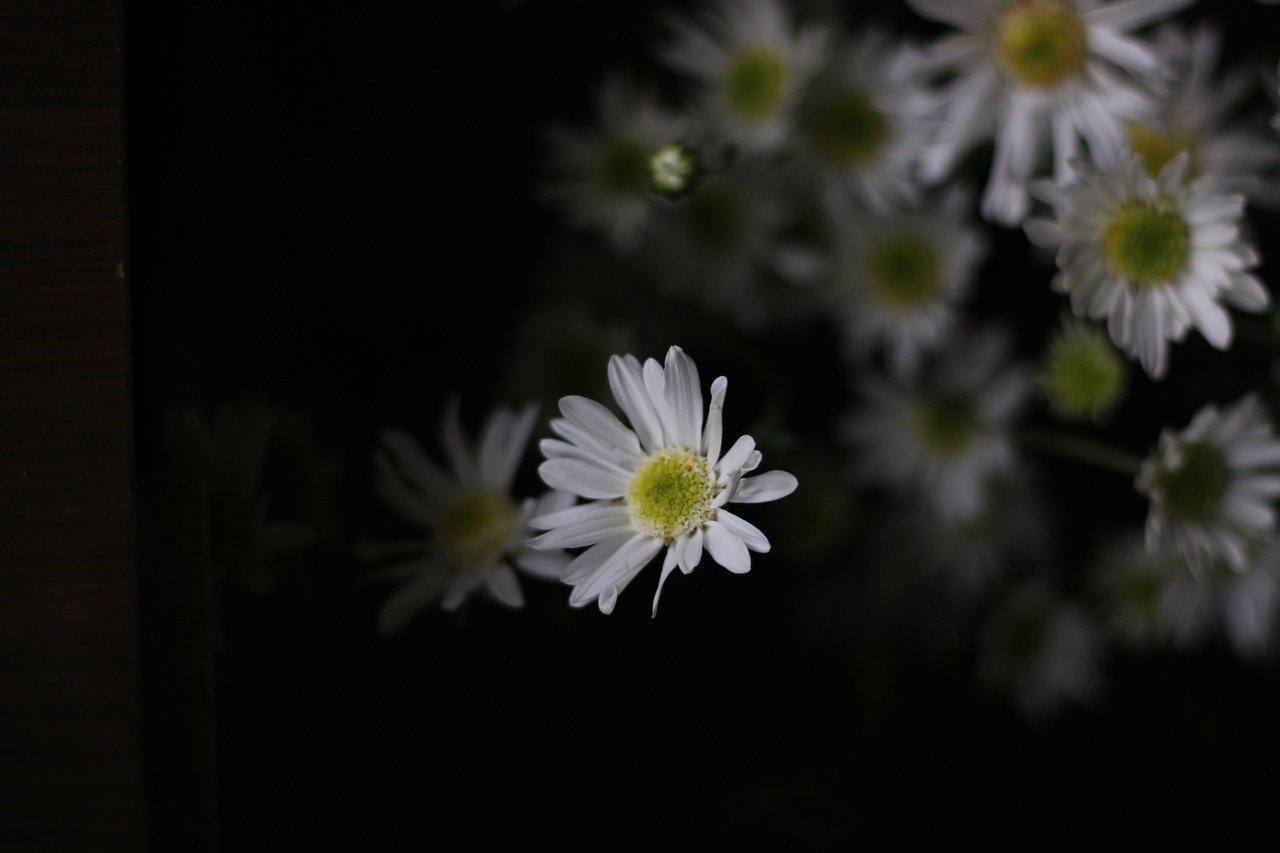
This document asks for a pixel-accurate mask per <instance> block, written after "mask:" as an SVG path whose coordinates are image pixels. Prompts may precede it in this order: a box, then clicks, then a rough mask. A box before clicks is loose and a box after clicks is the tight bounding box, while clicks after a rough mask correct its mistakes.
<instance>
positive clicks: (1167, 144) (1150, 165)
mask: <svg viewBox="0 0 1280 853" xmlns="http://www.w3.org/2000/svg"><path fill="white" fill-rule="evenodd" d="M1128 131H1129V147H1130V148H1132V149H1133V153H1135V154H1141V155H1142V165H1143V166H1145V167H1146V169H1147V174H1149V175H1151V177H1153V178H1154V177H1156V176H1157V175H1159V174H1160V170H1161V169H1163V168H1164V167H1165V165H1166V164H1167V163H1168V162H1169V161H1170V160H1172V159H1173V158H1174V157H1177V156H1178V155H1179V154H1181V153H1182V152H1183V151H1186V152H1188V154H1189V156H1190V158H1191V162H1190V163H1188V164H1187V171H1186V172H1184V173H1183V179H1184V180H1191V179H1192V178H1194V177H1195V176H1196V175H1197V174H1198V173H1199V170H1200V166H1199V162H1198V158H1197V157H1196V144H1195V138H1194V137H1192V136H1191V135H1190V134H1187V133H1180V132H1178V131H1176V130H1174V131H1164V130H1157V129H1156V128H1153V127H1149V126H1147V125H1145V124H1138V123H1136V122H1130V123H1129V124H1128Z"/></svg>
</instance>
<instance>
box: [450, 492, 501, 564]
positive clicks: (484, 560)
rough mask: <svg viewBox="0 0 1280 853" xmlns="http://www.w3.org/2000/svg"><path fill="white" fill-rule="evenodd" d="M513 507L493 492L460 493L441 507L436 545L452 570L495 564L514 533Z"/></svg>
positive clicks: (499, 493) (497, 493)
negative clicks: (442, 510)
mask: <svg viewBox="0 0 1280 853" xmlns="http://www.w3.org/2000/svg"><path fill="white" fill-rule="evenodd" d="M518 529H519V524H518V522H517V518H516V508H515V505H514V504H512V503H511V500H510V499H509V498H508V497H507V496H506V495H504V494H502V493H501V492H498V491H494V490H493V489H476V490H474V491H470V492H463V493H462V494H460V495H458V496H457V497H456V498H454V499H453V500H452V501H450V502H449V504H448V505H447V506H445V508H444V512H442V513H441V514H440V520H439V521H438V522H437V524H436V543H437V547H438V548H439V552H440V555H441V556H442V557H444V559H445V562H447V563H448V564H449V565H450V566H452V567H453V568H455V569H462V570H468V569H485V568H488V567H490V566H492V565H493V564H494V563H495V562H497V560H498V558H499V557H501V556H502V553H503V552H504V551H506V550H507V546H509V545H510V544H511V540H512V539H514V538H515V536H516V533H517V532H518Z"/></svg>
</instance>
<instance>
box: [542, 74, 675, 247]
mask: <svg viewBox="0 0 1280 853" xmlns="http://www.w3.org/2000/svg"><path fill="white" fill-rule="evenodd" d="M596 112H597V116H598V117H597V122H598V124H597V126H596V127H594V128H591V129H588V130H577V131H575V130H570V129H568V128H564V127H555V128H552V129H550V130H548V131H547V133H546V141H547V145H548V147H549V149H550V164H549V168H550V172H551V179H550V181H549V182H548V184H547V185H546V186H545V187H544V188H543V191H542V192H543V195H544V196H545V197H546V198H547V199H548V200H550V201H552V202H554V203H557V204H559V205H561V206H562V207H563V208H564V210H565V212H566V214H567V215H568V216H569V218H570V220H571V221H572V222H573V224H574V225H575V226H576V227H579V228H583V229H585V230H589V231H594V232H598V233H601V234H604V235H605V236H606V237H607V238H608V239H609V240H610V242H611V243H612V245H613V246H614V247H615V248H617V249H619V250H631V249H634V248H635V247H636V246H637V245H639V243H640V238H641V236H642V235H643V233H644V229H645V226H646V225H647V223H648V221H649V217H650V215H651V214H652V210H653V207H654V202H655V199H654V196H653V193H652V189H653V187H654V177H655V168H657V173H658V175H659V176H660V177H661V176H665V175H666V171H664V170H663V169H662V168H661V167H662V161H661V153H662V152H663V151H664V150H666V149H668V148H669V147H670V146H672V144H673V143H677V142H679V141H681V140H682V139H683V138H684V137H685V136H686V135H687V134H688V133H689V123H688V121H687V120H686V119H684V118H682V117H681V116H678V115H676V114H675V113H672V112H669V111H668V110H665V109H664V108H663V107H662V106H660V105H659V104H658V102H657V99H656V98H655V97H654V96H652V95H650V94H648V93H645V92H641V91H640V90H638V89H637V88H636V87H635V85H634V84H632V83H631V81H629V80H628V79H626V78H625V77H622V76H617V75H615V76H612V77H609V78H607V79H606V80H605V81H604V84H603V86H602V87H601V88H600V90H599V92H598V93H597V95H596ZM655 157H657V158H658V159H659V161H660V162H658V163H655V162H654V159H655ZM660 183H661V181H660Z"/></svg>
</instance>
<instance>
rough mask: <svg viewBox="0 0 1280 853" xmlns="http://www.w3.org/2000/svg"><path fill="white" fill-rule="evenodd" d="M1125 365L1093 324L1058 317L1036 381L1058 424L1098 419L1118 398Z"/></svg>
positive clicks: (1125, 378) (1125, 382)
mask: <svg viewBox="0 0 1280 853" xmlns="http://www.w3.org/2000/svg"><path fill="white" fill-rule="evenodd" d="M1127 370H1128V365H1126V364H1125V361H1124V358H1123V357H1122V356H1121V355H1120V353H1118V352H1116V350H1115V347H1113V346H1112V345H1111V342H1110V341H1109V340H1107V336H1106V335H1105V334H1103V333H1102V331H1101V330H1100V329H1098V328H1096V327H1094V326H1090V325H1087V324H1085V323H1082V322H1080V321H1079V320H1075V319H1073V318H1070V317H1064V318H1063V321H1062V324H1061V326H1060V327H1059V328H1058V329H1057V330H1055V331H1054V332H1053V333H1052V335H1051V336H1050V337H1049V343H1048V345H1047V346H1046V347H1045V350H1044V353H1043V355H1042V356H1041V364H1040V371H1039V373H1038V374H1037V375H1036V382H1037V384H1038V385H1039V387H1040V392H1041V395H1042V396H1043V397H1044V398H1045V399H1046V400H1047V401H1048V403H1049V407H1050V408H1052V409H1053V413H1054V414H1055V415H1057V416H1058V417H1059V418H1062V419H1064V420H1085V419H1089V420H1093V421H1095V422H1096V421H1103V420H1105V419H1107V418H1108V417H1110V416H1111V413H1112V412H1113V411H1115V408H1116V406H1118V405H1119V404H1120V401H1121V400H1122V399H1124V395H1125V391H1126V388H1127V385H1128V373H1127Z"/></svg>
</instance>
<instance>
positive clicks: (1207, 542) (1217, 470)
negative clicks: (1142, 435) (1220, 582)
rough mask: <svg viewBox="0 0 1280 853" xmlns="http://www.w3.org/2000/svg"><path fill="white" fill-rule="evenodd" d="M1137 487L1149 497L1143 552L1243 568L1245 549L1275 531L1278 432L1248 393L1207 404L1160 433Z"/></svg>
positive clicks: (1201, 565) (1203, 567) (1279, 484)
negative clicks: (1221, 405)
mask: <svg viewBox="0 0 1280 853" xmlns="http://www.w3.org/2000/svg"><path fill="white" fill-rule="evenodd" d="M1135 486H1136V487H1137V489H1138V491H1139V492H1141V493H1142V494H1143V495H1145V496H1147V497H1148V498H1149V499H1150V500H1151V509H1150V511H1149V513H1148V514H1147V528H1146V542H1147V550H1148V551H1150V552H1152V553H1155V552H1157V551H1158V550H1159V549H1164V550H1167V551H1169V552H1170V553H1173V554H1176V555H1178V556H1180V557H1182V558H1183V559H1185V560H1186V561H1187V563H1188V565H1189V566H1190V567H1191V570H1192V571H1193V572H1195V573H1197V574H1204V573H1205V572H1207V571H1208V570H1209V569H1210V567H1211V566H1212V564H1213V563H1214V561H1222V562H1224V563H1225V564H1226V565H1228V566H1230V567H1231V568H1233V569H1235V570H1236V571H1243V570H1244V568H1245V565H1246V563H1247V557H1248V553H1249V549H1250V548H1251V547H1253V546H1254V545H1256V544H1257V543H1258V542H1259V541H1260V540H1261V539H1263V538H1265V537H1267V536H1270V535H1272V534H1273V533H1274V532H1275V527H1276V514H1275V509H1274V508H1273V507H1272V505H1271V502H1272V500H1273V499H1274V498H1275V497H1276V496H1277V495H1280V439H1277V438H1276V435H1275V432H1274V430H1273V429H1272V426H1271V421H1270V420H1269V419H1268V417H1267V414H1266V412H1265V411H1263V409H1262V404H1261V403H1260V402H1259V401H1258V398H1257V397H1256V396H1254V395H1252V394H1249V395H1247V396H1245V397H1243V398H1241V399H1240V400H1238V401H1236V402H1235V403H1233V404H1232V405H1230V406H1228V407H1226V408H1225V409H1223V410H1221V411H1219V410H1218V407H1217V406H1213V405H1208V406H1205V407H1204V408H1202V409H1200V411H1198V412H1197V413H1196V414H1195V416H1194V417H1193V418H1192V419H1191V423H1190V424H1189V425H1188V426H1187V428H1186V429H1184V430H1182V431H1181V432H1177V433H1175V432H1172V431H1170V430H1167V429H1166V430H1164V431H1163V432H1162V433H1161V434H1160V442H1159V444H1158V446H1157V448H1156V450H1155V452H1154V453H1153V454H1152V455H1151V456H1149V457H1148V458H1147V459H1146V461H1145V462H1143V464H1142V469H1141V471H1139V473H1138V477H1137V479H1136V480H1135Z"/></svg>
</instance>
